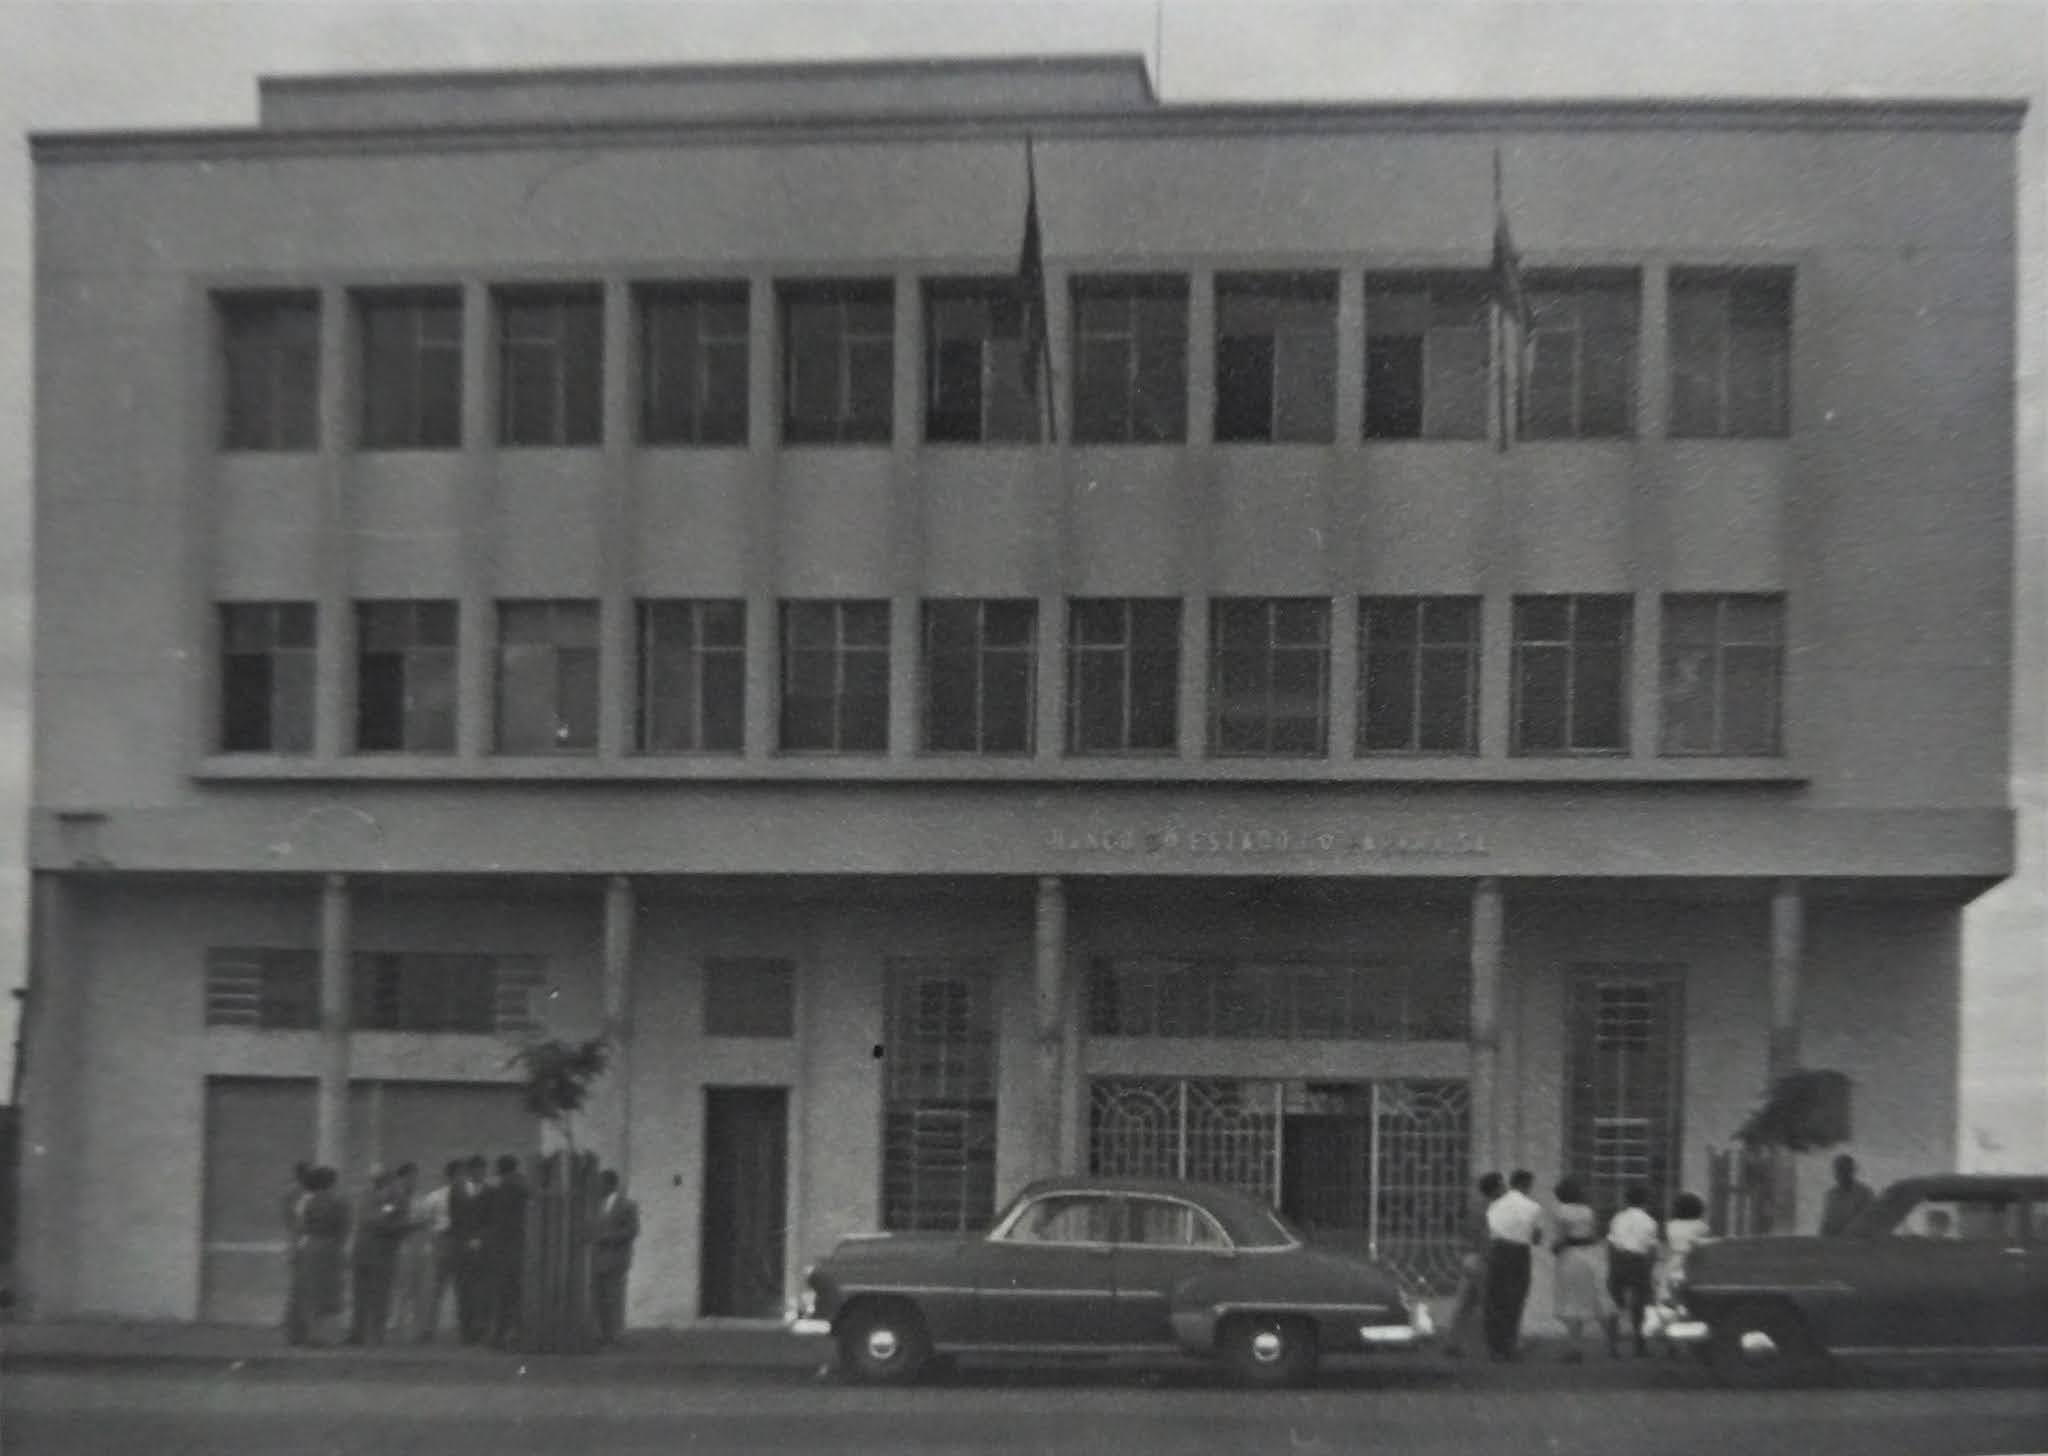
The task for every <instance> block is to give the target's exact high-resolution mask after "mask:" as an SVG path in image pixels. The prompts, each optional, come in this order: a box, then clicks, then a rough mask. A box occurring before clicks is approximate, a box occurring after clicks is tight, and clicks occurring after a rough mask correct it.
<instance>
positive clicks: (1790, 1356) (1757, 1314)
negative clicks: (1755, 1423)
mask: <svg viewBox="0 0 2048 1456" xmlns="http://www.w3.org/2000/svg"><path fill="white" fill-rule="evenodd" d="M1707 1364H1708V1365H1709V1366H1711V1367H1712V1368H1713V1371H1714V1374H1715V1375H1716V1376H1718V1377H1719V1378H1720V1379H1721V1381H1722V1382H1723V1383H1725V1384H1728V1385H1733V1386H1737V1387H1740V1388H1742V1389H1746V1390H1765V1389H1771V1388H1775V1387H1779V1386H1786V1385H1797V1384H1799V1383H1800V1382H1802V1381H1806V1380H1811V1379H1812V1378H1813V1377H1814V1375H1815V1374H1817V1373H1818V1371H1819V1369H1820V1364H1821V1351H1820V1349H1819V1348H1818V1347H1817V1346H1816V1345H1815V1344H1814V1342H1813V1338H1812V1336H1811V1335H1809V1334H1808V1333H1807V1329H1806V1325H1805V1323H1804V1322H1803V1321H1801V1319H1800V1318H1799V1315H1798V1314H1797V1312H1795V1311H1794V1310H1793V1309H1792V1308H1791V1307H1790V1306H1788V1305H1784V1304H1778V1303H1774V1302H1768V1301H1752V1302H1750V1303H1748V1304H1740V1305H1737V1306H1736V1307H1735V1308H1734V1309H1732V1310H1730V1311H1729V1312H1728V1313H1727V1314H1725V1315H1723V1316H1722V1317H1721V1318H1719V1319H1717V1320H1715V1321H1713V1334H1712V1336H1711V1337H1710V1338H1709V1340H1708V1342H1707Z"/></svg>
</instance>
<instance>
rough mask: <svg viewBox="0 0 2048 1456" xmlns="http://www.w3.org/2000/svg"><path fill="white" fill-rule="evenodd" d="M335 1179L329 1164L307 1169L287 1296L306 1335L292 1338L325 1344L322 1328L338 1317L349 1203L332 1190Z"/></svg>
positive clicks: (324, 1328)
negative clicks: (291, 1301) (290, 1283)
mask: <svg viewBox="0 0 2048 1456" xmlns="http://www.w3.org/2000/svg"><path fill="white" fill-rule="evenodd" d="M335 1181H336V1180H335V1173H334V1170H333V1169H332V1168H313V1169H311V1170H309V1171H308V1172H307V1174H306V1197H305V1201H304V1202H303V1203H302V1204H300V1206H299V1223H298V1233H297V1236H296V1237H297V1245H296V1248H295V1250H294V1254H293V1259H292V1299H293V1302H294V1307H295V1308H296V1309H297V1311H298V1312H299V1316H300V1318H301V1319H302V1320H303V1321H304V1324H303V1326H302V1328H303V1330H304V1335H305V1338H304V1339H303V1341H296V1340H295V1341H294V1343H304V1344H312V1345H318V1344H324V1343H329V1341H326V1340H323V1339H322V1337H321V1336H322V1332H323V1331H328V1330H331V1329H332V1328H333V1327H334V1325H335V1324H336V1323H338V1321H339V1319H340V1316H341V1308H342V1302H343V1276H344V1274H345V1273H346V1263H347V1261H346V1258H345V1253H346V1250H347V1247H348V1231H349V1208H348V1200H347V1199H345V1198H343V1197H342V1196H341V1195H340V1194H338V1193H336V1192H335V1191H334V1184H335Z"/></svg>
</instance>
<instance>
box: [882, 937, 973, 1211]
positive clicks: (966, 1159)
mask: <svg viewBox="0 0 2048 1456" xmlns="http://www.w3.org/2000/svg"><path fill="white" fill-rule="evenodd" d="M887 1011H888V1014H887V1017H886V1020H885V1022H884V1026H883V1045H882V1054H883V1064H882V1065H883V1069H884V1074H883V1085H884V1098H885V1108H884V1115H883V1128H882V1226H883V1227H884V1228H888V1229H896V1230H904V1231H911V1230H936V1231H966V1230H969V1229H979V1228H986V1227H987V1226H988V1224H989V1221H990V1220H991V1219H992V1218H993V1217H994V1215H995V1182H996V1176H995V1174H996V1038H995V1017H994V1010H993V1007H992V1004H991V998H990V994H989V977H988V974H987V972H986V970H985V968H983V967H979V966H959V965H952V964H943V965H934V964H929V963H922V962H914V961H892V962H890V964H889V968H888V1008H887Z"/></svg>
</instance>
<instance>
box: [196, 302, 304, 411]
mask: <svg viewBox="0 0 2048 1456" xmlns="http://www.w3.org/2000/svg"><path fill="white" fill-rule="evenodd" d="M215 307H216V312H217V316H218V319H219V326H220V347H221V435H220V440H221V448H222V449H225V450H314V449H317V448H319V444H320V295H319V294H317V293H230V294H222V295H220V296H219V297H217V298H216V299H215Z"/></svg>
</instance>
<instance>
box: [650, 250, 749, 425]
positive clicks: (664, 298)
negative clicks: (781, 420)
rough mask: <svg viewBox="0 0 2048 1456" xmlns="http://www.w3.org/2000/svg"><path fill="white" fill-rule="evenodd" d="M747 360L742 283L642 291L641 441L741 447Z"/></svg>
mask: <svg viewBox="0 0 2048 1456" xmlns="http://www.w3.org/2000/svg"><path fill="white" fill-rule="evenodd" d="M747 356H748V331H747V290H746V285H745V284H743V283H742V284H709V285H703V286H693V287H667V286H663V287H658V288H648V289H644V290H642V291H641V294H640V391H641V398H640V430H641V439H642V440H643V441H644V442H645V443H647V444H650V445H740V444H744V443H746V438H747V398H748V386H747V370H748V363H747Z"/></svg>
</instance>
